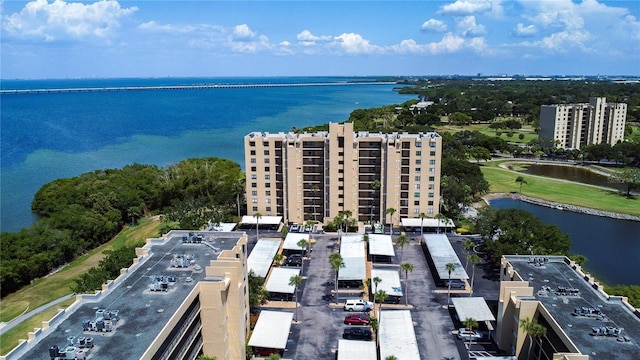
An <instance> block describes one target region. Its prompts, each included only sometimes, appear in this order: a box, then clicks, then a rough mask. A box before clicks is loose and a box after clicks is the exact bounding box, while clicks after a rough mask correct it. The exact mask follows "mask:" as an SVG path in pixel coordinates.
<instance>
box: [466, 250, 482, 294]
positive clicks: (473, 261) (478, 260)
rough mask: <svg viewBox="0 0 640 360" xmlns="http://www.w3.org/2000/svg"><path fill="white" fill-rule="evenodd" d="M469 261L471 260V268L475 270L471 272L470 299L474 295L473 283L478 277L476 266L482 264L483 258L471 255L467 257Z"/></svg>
mask: <svg viewBox="0 0 640 360" xmlns="http://www.w3.org/2000/svg"><path fill="white" fill-rule="evenodd" d="M467 260H469V262H471V268H472V269H473V270H472V271H471V274H472V275H471V291H469V297H471V294H473V281H474V280H475V277H476V264H479V263H481V262H482V258H481V257H480V256H478V254H471V255H469V256H467Z"/></svg>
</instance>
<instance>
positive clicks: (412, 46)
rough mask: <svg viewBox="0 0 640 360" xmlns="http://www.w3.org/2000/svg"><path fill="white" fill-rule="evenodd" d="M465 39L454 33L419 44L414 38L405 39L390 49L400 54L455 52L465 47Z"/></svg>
mask: <svg viewBox="0 0 640 360" xmlns="http://www.w3.org/2000/svg"><path fill="white" fill-rule="evenodd" d="M465 47H466V46H465V39H464V38H462V37H460V36H456V35H454V34H452V33H447V34H445V35H444V36H443V37H442V39H441V40H440V41H438V42H431V43H426V44H418V43H417V42H416V41H415V40H413V39H408V40H403V41H401V42H400V43H399V44H398V45H392V46H390V47H389V50H390V51H391V52H394V53H398V54H407V53H409V54H430V55H437V54H443V53H454V52H457V51H460V50H462V49H464V48H465Z"/></svg>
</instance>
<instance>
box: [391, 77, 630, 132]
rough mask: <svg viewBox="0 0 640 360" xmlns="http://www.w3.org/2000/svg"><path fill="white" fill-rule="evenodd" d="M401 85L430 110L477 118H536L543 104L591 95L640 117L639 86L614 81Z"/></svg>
mask: <svg viewBox="0 0 640 360" xmlns="http://www.w3.org/2000/svg"><path fill="white" fill-rule="evenodd" d="M408 85H409V86H406V87H402V88H399V89H398V92H399V93H401V94H416V95H417V96H418V97H419V98H420V99H423V100H429V101H433V102H434V104H433V105H432V106H430V107H429V108H428V112H429V113H431V114H436V115H448V114H453V113H456V112H459V113H463V114H466V115H468V116H470V117H471V118H472V120H473V121H476V122H489V121H491V120H493V119H494V118H495V117H498V116H516V117H522V118H523V119H524V121H525V122H533V121H536V120H537V119H538V117H539V114H540V105H550V104H572V103H586V102H589V98H590V97H606V98H607V101H609V102H625V103H627V105H628V113H627V120H628V121H629V122H633V121H636V120H637V119H640V87H639V86H638V85H637V84H624V83H613V82H611V81H594V80H589V81H526V80H513V81H489V80H472V79H455V78H454V79H447V78H435V79H423V80H417V81H414V82H411V83H409V84H408Z"/></svg>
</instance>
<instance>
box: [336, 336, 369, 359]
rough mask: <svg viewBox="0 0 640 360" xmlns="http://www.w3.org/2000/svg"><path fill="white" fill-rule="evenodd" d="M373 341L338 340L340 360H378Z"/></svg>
mask: <svg viewBox="0 0 640 360" xmlns="http://www.w3.org/2000/svg"><path fill="white" fill-rule="evenodd" d="M376 356H377V354H376V343H375V342H373V341H358V340H343V339H340V340H338V360H376V359H377V357H376Z"/></svg>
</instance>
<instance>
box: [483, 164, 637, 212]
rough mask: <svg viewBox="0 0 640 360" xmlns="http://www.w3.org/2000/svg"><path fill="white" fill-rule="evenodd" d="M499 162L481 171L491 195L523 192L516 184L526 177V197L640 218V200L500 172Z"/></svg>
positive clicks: (615, 193) (586, 187)
mask: <svg viewBox="0 0 640 360" xmlns="http://www.w3.org/2000/svg"><path fill="white" fill-rule="evenodd" d="M496 165H497V162H490V163H488V164H487V166H482V167H481V170H482V173H483V174H484V177H485V179H486V180H487V181H488V182H489V184H490V185H491V186H490V192H493V193H509V192H511V191H515V192H519V191H520V184H519V183H517V182H516V181H515V180H516V178H517V177H518V176H522V177H523V178H524V179H525V181H526V182H527V183H526V184H523V185H522V194H523V195H526V196H530V197H535V198H538V199H543V200H547V201H554V202H559V203H563V204H570V205H576V206H582V207H587V208H591V209H597V210H604V211H612V212H617V213H623V214H631V215H636V216H640V199H639V198H635V199H629V198H626V197H624V196H622V195H620V194H619V193H618V192H616V191H613V190H612V191H609V190H603V189H600V188H596V187H592V186H586V185H581V184H576V183H571V182H566V181H561V180H556V179H551V178H546V177H541V176H533V175H527V174H522V173H518V172H516V171H511V170H507V169H502V168H498V167H497V166H496Z"/></svg>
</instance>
